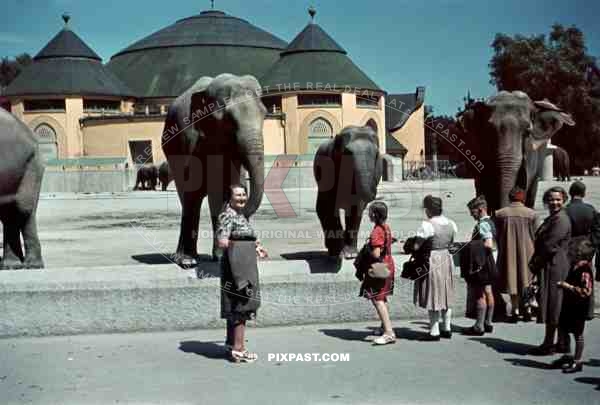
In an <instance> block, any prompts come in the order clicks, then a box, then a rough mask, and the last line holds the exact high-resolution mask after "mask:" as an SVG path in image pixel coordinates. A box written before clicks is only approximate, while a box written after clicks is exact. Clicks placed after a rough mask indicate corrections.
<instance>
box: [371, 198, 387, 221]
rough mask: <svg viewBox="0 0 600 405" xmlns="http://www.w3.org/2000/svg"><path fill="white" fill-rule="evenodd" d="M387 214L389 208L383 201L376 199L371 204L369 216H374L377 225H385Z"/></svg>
mask: <svg viewBox="0 0 600 405" xmlns="http://www.w3.org/2000/svg"><path fill="white" fill-rule="evenodd" d="M387 216H388V208H387V205H386V204H385V203H384V202H383V201H374V202H372V203H371V205H369V217H371V218H373V221H375V223H376V224H377V225H383V224H384V223H385V221H386V220H387Z"/></svg>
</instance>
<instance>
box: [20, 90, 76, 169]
mask: <svg viewBox="0 0 600 405" xmlns="http://www.w3.org/2000/svg"><path fill="white" fill-rule="evenodd" d="M11 110H12V113H13V114H14V115H15V116H16V117H17V118H19V119H20V120H21V121H23V122H24V123H25V124H26V125H27V126H28V127H29V128H30V129H31V130H32V131H35V129H36V128H37V127H38V126H39V125H41V124H47V125H49V126H50V127H52V128H53V129H54V132H55V133H56V144H57V153H58V158H59V159H63V158H66V157H68V156H69V150H68V148H69V140H68V138H69V137H68V133H67V113H66V112H63V113H61V112H54V111H52V112H50V111H48V112H46V111H35V112H26V111H25V107H24V105H23V101H21V100H19V101H16V102H14V103H11Z"/></svg>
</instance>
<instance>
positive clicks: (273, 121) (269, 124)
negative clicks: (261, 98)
mask: <svg viewBox="0 0 600 405" xmlns="http://www.w3.org/2000/svg"><path fill="white" fill-rule="evenodd" d="M263 142H264V145H265V155H280V154H282V153H283V151H284V150H285V149H286V144H285V143H286V142H287V140H286V139H285V128H284V126H283V125H282V122H281V119H279V118H277V117H267V118H266V119H265V122H264V124H263Z"/></svg>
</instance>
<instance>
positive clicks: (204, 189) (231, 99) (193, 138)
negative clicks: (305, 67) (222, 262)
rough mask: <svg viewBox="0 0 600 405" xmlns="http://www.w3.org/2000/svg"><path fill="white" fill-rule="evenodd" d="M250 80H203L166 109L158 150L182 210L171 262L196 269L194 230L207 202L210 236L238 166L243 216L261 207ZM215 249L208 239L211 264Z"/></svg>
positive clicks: (254, 86)
mask: <svg viewBox="0 0 600 405" xmlns="http://www.w3.org/2000/svg"><path fill="white" fill-rule="evenodd" d="M260 97H261V88H260V84H259V83H258V81H257V80H256V78H254V77H253V76H249V75H247V76H235V75H232V74H229V73H223V74H220V75H218V76H217V77H215V78H212V77H207V76H204V77H202V78H200V79H199V80H198V81H197V82H196V83H195V84H194V85H192V86H191V87H190V88H189V89H187V90H186V91H185V92H184V93H183V94H181V95H180V96H179V97H177V98H176V99H175V101H174V102H173V103H172V104H171V106H170V108H169V111H168V113H167V118H166V120H165V128H164V131H163V135H162V145H163V146H162V147H163V151H164V153H165V156H166V157H167V161H168V164H169V168H170V169H171V171H172V173H173V178H174V180H175V186H176V188H177V192H178V195H179V199H180V201H181V205H182V216H181V225H180V234H179V242H178V244H177V253H176V259H175V260H176V262H177V264H178V265H179V266H180V267H183V268H189V267H193V266H196V265H197V261H196V257H197V242H198V226H199V221H200V208H201V206H202V201H203V200H204V198H205V197H207V196H208V204H209V208H210V215H211V219H212V227H213V235H215V234H216V230H217V229H216V227H217V220H218V215H219V213H220V211H221V210H222V208H223V206H224V203H225V202H226V198H227V192H228V190H229V187H230V186H231V185H233V184H238V183H240V169H241V167H242V166H243V167H244V168H245V169H246V170H247V172H248V175H249V178H250V181H249V183H250V190H249V191H250V195H249V197H248V202H247V203H246V206H245V207H244V215H245V216H246V217H250V216H251V215H253V214H254V213H255V212H256V210H257V209H258V207H259V206H260V204H261V201H262V197H263V185H264V170H265V169H264V144H263V123H264V118H265V115H266V113H267V110H266V108H265V106H264V105H263V103H262V101H261V98H260ZM219 253H220V249H219V248H218V245H217V240H216V238H214V237H213V249H212V254H213V259H217V258H218V255H219Z"/></svg>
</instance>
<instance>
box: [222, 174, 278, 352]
mask: <svg viewBox="0 0 600 405" xmlns="http://www.w3.org/2000/svg"><path fill="white" fill-rule="evenodd" d="M230 194H231V197H230V199H229V202H228V203H227V204H226V205H225V207H224V208H223V211H222V212H221V214H220V215H219V218H218V226H217V240H218V243H219V247H220V248H221V249H224V254H223V258H222V260H221V318H223V319H226V320H227V340H226V346H227V348H228V349H229V356H230V359H231V360H232V361H234V362H238V363H239V362H246V363H249V362H253V361H255V360H256V359H257V358H258V356H257V355H256V353H251V352H249V351H248V350H246V348H245V331H246V321H248V320H251V319H254V318H255V317H256V312H257V310H258V308H259V307H260V293H259V282H258V265H257V256H258V257H266V255H267V253H266V250H265V249H264V248H263V247H262V246H261V245H260V242H259V241H258V239H257V237H256V232H255V231H254V229H253V228H252V226H251V225H250V223H249V222H248V219H247V218H246V217H245V216H244V214H243V213H242V209H243V208H244V206H245V205H246V201H247V199H248V195H247V190H246V188H245V187H244V186H242V185H234V186H231V188H230Z"/></svg>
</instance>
